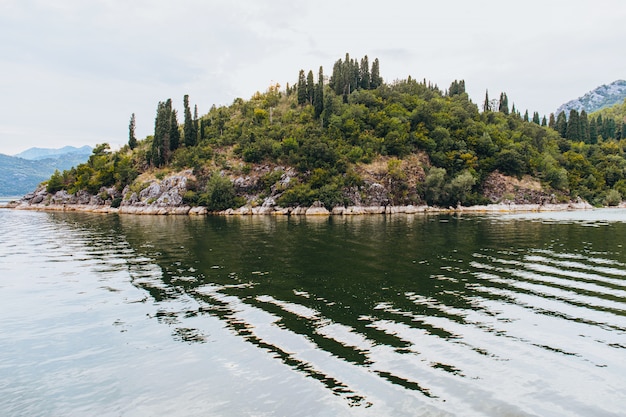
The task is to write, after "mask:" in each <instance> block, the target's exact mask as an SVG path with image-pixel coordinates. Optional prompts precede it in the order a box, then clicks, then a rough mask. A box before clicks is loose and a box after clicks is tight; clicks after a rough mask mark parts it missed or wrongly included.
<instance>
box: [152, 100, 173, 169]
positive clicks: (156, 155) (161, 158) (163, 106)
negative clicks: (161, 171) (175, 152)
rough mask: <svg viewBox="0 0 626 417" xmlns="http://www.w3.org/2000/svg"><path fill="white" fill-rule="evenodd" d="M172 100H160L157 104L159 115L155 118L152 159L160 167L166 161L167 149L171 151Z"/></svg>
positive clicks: (153, 163)
mask: <svg viewBox="0 0 626 417" xmlns="http://www.w3.org/2000/svg"><path fill="white" fill-rule="evenodd" d="M168 103H169V107H170V109H171V100H169V99H168V100H167V101H166V102H162V101H160V102H159V105H158V106H157V115H156V118H155V120H154V137H153V139H152V147H151V158H150V161H151V163H152V165H154V166H155V167H160V166H162V165H163V164H165V163H166V160H167V151H169V143H170V141H169V130H170V117H169V116H170V112H171V110H170V109H168ZM166 150H167V151H166Z"/></svg>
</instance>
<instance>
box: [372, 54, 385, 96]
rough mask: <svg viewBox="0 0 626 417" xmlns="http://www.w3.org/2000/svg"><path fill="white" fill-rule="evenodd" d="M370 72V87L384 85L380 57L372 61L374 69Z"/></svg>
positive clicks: (374, 87)
mask: <svg viewBox="0 0 626 417" xmlns="http://www.w3.org/2000/svg"><path fill="white" fill-rule="evenodd" d="M370 74H371V79H370V88H371V89H372V90H374V89H376V88H378V87H380V86H381V85H383V79H382V77H381V76H380V62H378V58H375V59H374V62H373V63H372V70H371V71H370Z"/></svg>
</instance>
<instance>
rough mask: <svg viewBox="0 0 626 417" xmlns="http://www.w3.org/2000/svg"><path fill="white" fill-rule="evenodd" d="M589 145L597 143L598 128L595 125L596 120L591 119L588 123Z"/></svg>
mask: <svg viewBox="0 0 626 417" xmlns="http://www.w3.org/2000/svg"><path fill="white" fill-rule="evenodd" d="M589 143H591V144H595V143H598V126H597V124H596V119H595V118H593V117H592V118H591V121H590V122H589Z"/></svg>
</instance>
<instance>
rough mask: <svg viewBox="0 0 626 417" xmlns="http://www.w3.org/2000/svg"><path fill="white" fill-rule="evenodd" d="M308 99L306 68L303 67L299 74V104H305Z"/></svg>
mask: <svg viewBox="0 0 626 417" xmlns="http://www.w3.org/2000/svg"><path fill="white" fill-rule="evenodd" d="M306 99H307V94H306V76H305V75H304V70H303V69H301V70H300V73H299V74H298V104H299V105H301V106H303V105H305V104H306Z"/></svg>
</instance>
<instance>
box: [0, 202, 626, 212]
mask: <svg viewBox="0 0 626 417" xmlns="http://www.w3.org/2000/svg"><path fill="white" fill-rule="evenodd" d="M0 207H3V208H11V209H16V210H35V211H63V212H89V213H105V214H108V213H118V214H133V215H190V216H201V215H209V214H211V215H222V216H255V215H276V216H354V215H374V214H428V213H432V214H437V213H476V214H481V213H483V214H496V213H520V212H554V211H572V210H591V209H593V207H592V206H591V205H590V204H589V203H587V202H585V201H580V202H570V203H563V204H515V203H499V204H488V205H482V206H467V207H466V206H457V207H448V208H443V207H431V206H426V205H423V206H412V205H408V206H349V207H334V208H332V210H328V209H326V208H325V207H323V206H321V205H313V206H311V207H300V206H298V207H278V206H272V207H267V206H265V207H264V206H258V207H252V206H243V207H239V208H237V209H227V210H223V211H218V212H209V211H208V210H207V209H206V207H191V206H187V205H181V206H158V205H146V206H137V205H126V206H120V207H112V206H111V205H110V204H106V203H105V204H79V203H75V204H68V203H65V204H50V203H43V202H42V203H34V204H33V203H29V202H25V201H19V202H13V203H8V204H6V205H5V206H0ZM620 207H625V208H626V206H625V205H624V204H622V205H621V206H620Z"/></svg>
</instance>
